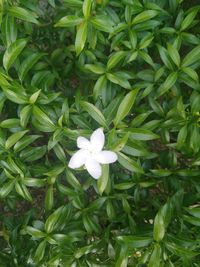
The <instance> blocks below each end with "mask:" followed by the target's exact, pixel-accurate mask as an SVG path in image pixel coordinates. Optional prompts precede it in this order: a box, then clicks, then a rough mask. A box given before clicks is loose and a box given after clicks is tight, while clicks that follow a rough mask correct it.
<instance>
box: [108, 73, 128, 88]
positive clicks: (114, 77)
mask: <svg viewBox="0 0 200 267" xmlns="http://www.w3.org/2000/svg"><path fill="white" fill-rule="evenodd" d="M106 77H107V78H108V80H109V81H111V82H112V83H116V84H119V85H120V86H121V87H123V88H126V89H131V85H130V83H129V82H128V80H127V78H125V77H123V75H121V74H120V73H118V72H114V73H107V74H106Z"/></svg>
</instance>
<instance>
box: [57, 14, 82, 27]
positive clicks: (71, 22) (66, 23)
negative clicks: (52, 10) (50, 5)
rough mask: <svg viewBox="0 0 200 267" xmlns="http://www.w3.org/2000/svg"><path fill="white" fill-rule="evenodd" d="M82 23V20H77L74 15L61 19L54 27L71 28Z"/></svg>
mask: <svg viewBox="0 0 200 267" xmlns="http://www.w3.org/2000/svg"><path fill="white" fill-rule="evenodd" d="M81 22H83V19H82V18H79V17H78V16H75V15H69V16H65V17H63V18H61V19H60V20H59V21H58V22H57V23H56V24H55V27H64V28H65V27H73V26H76V25H78V24H80V23H81Z"/></svg>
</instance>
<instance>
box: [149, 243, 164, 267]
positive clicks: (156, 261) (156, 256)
mask: <svg viewBox="0 0 200 267" xmlns="http://www.w3.org/2000/svg"><path fill="white" fill-rule="evenodd" d="M161 253H162V250H161V247H160V246H159V245H158V244H156V245H155V247H154V249H153V252H152V254H151V257H150V260H149V265H148V266H149V267H160V262H161Z"/></svg>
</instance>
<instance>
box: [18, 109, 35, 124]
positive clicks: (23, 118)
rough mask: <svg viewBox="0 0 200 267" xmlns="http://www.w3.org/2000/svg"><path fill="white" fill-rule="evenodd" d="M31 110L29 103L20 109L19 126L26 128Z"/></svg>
mask: <svg viewBox="0 0 200 267" xmlns="http://www.w3.org/2000/svg"><path fill="white" fill-rule="evenodd" d="M31 111H32V107H31V106H30V105H28V106H25V107H24V108H23V109H22V110H21V111H20V115H19V116H20V123H21V126H22V127H24V128H26V126H27V123H28V121H29V118H30V116H31Z"/></svg>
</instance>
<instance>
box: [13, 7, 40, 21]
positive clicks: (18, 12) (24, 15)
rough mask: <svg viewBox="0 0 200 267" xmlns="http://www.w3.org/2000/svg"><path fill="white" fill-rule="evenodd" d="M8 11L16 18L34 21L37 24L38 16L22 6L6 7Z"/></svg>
mask: <svg viewBox="0 0 200 267" xmlns="http://www.w3.org/2000/svg"><path fill="white" fill-rule="evenodd" d="M8 12H9V13H10V14H11V15H12V16H14V17H16V18H18V19H21V20H24V21H27V22H32V23H35V24H38V23H39V21H38V20H37V18H38V16H37V15H36V14H35V13H33V12H31V11H29V10H27V9H25V8H22V7H19V6H12V7H10V8H9V9H8Z"/></svg>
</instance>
